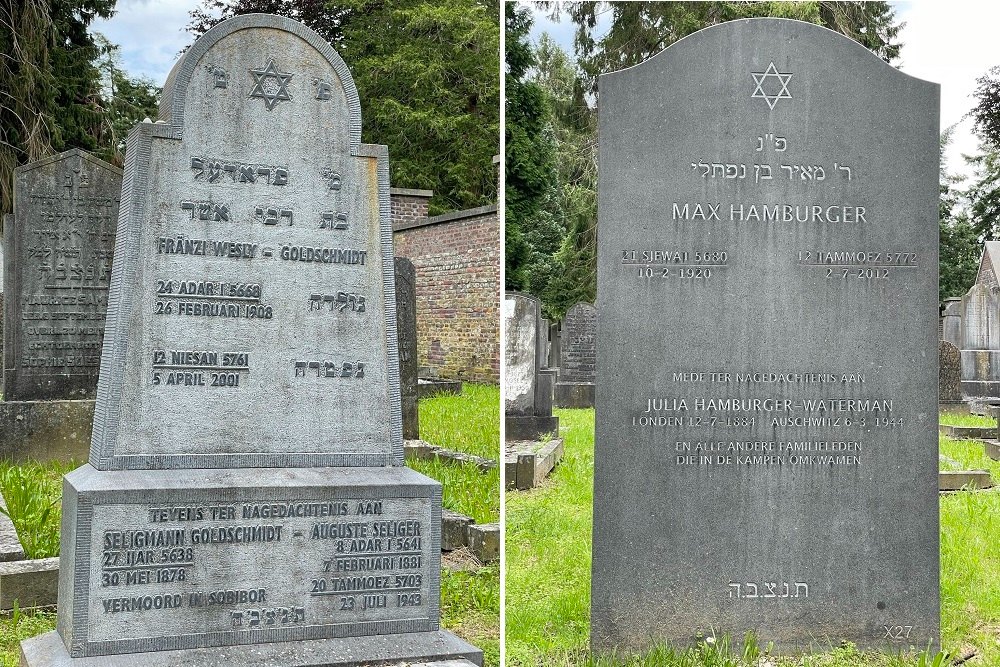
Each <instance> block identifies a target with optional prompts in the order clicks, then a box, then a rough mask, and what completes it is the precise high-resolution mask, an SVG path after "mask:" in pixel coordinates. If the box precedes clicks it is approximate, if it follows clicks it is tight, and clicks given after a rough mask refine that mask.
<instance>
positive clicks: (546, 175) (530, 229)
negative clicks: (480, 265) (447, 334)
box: [504, 3, 563, 295]
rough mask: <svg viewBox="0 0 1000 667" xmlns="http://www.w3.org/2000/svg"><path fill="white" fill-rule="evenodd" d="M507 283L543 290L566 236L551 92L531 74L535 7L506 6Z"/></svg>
mask: <svg viewBox="0 0 1000 667" xmlns="http://www.w3.org/2000/svg"><path fill="white" fill-rule="evenodd" d="M504 11H505V30H506V38H505V45H506V51H505V54H504V55H505V58H506V69H507V71H506V73H505V77H506V80H505V92H506V111H505V117H504V118H505V121H506V122H505V128H506V153H507V154H506V160H505V164H506V176H507V177H506V198H505V206H504V231H505V237H506V238H505V253H506V254H505V257H506V288H507V289H511V290H522V291H527V292H531V293H533V294H536V295H542V294H543V293H544V292H545V291H546V289H547V286H548V283H549V281H550V280H551V279H552V277H553V276H554V275H555V274H556V271H557V263H556V261H555V257H554V255H555V253H556V252H557V251H558V250H559V247H560V245H561V243H562V238H563V229H562V227H561V226H560V224H559V221H558V220H557V219H556V215H555V213H556V197H557V194H558V192H557V186H558V172H557V171H556V160H555V138H554V136H553V134H552V127H551V124H550V118H551V110H550V108H549V105H548V103H547V101H546V99H545V92H544V91H543V90H542V88H541V86H539V85H538V84H537V83H535V82H534V81H531V80H530V79H529V78H528V72H529V70H530V68H531V67H532V66H533V65H534V64H535V58H534V53H533V51H532V49H531V47H530V45H529V44H528V31H529V30H530V29H531V21H532V19H531V13H530V12H529V11H528V10H527V9H526V8H524V7H521V8H517V7H515V6H514V5H513V4H512V3H508V4H506V6H505V9H504Z"/></svg>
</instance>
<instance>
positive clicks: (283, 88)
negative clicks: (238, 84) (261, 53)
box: [250, 58, 292, 111]
mask: <svg viewBox="0 0 1000 667" xmlns="http://www.w3.org/2000/svg"><path fill="white" fill-rule="evenodd" d="M250 74H251V75H253V78H254V87H253V90H251V91H250V97H259V98H260V99H262V100H264V105H265V106H266V107H267V110H268V111H270V110H271V109H273V108H274V107H276V106H277V105H278V102H289V101H291V99H292V96H291V95H289V94H288V84H289V83H290V82H291V80H292V74H291V72H279V71H278V68H277V67H276V66H275V64H274V58H269V59H268V61H267V64H266V65H264V67H258V68H256V69H252V70H250Z"/></svg>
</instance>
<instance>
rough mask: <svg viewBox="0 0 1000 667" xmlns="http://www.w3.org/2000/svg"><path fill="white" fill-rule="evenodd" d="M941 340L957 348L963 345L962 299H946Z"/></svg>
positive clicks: (942, 316)
mask: <svg viewBox="0 0 1000 667" xmlns="http://www.w3.org/2000/svg"><path fill="white" fill-rule="evenodd" d="M941 340H946V341H948V342H949V343H951V344H952V345H954V346H955V347H959V346H961V344H962V299H961V297H957V298H951V299H945V300H944V313H942V315H941Z"/></svg>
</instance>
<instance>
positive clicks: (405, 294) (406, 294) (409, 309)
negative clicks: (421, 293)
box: [395, 257, 420, 440]
mask: <svg viewBox="0 0 1000 667" xmlns="http://www.w3.org/2000/svg"><path fill="white" fill-rule="evenodd" d="M395 266H396V331H397V333H398V335H399V389H400V396H401V400H402V405H403V439H404V440H416V439H418V438H420V413H419V410H418V404H417V382H418V379H417V370H418V367H417V361H418V360H417V271H416V269H415V268H414V267H413V262H411V261H410V260H409V259H407V258H406V257H396V258H395Z"/></svg>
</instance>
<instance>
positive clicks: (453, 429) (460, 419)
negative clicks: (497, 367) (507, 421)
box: [419, 383, 500, 461]
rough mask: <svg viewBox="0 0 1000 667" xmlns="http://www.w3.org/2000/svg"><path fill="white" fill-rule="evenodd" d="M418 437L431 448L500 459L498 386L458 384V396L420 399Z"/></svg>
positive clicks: (441, 395)
mask: <svg viewBox="0 0 1000 667" xmlns="http://www.w3.org/2000/svg"><path fill="white" fill-rule="evenodd" d="M419 405H420V438H421V439H422V440H426V441H427V442H429V443H430V444H432V445H437V446H438V447H444V448H445V449H452V450H455V451H458V452H465V453H466V454H475V455H476V456H481V457H483V458H486V459H493V460H494V461H499V460H500V387H498V386H496V385H486V384H470V383H464V384H463V385H462V393H461V394H459V395H457V396H456V395H454V394H438V395H437V396H432V397H430V398H424V399H421V400H420V404H419Z"/></svg>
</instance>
